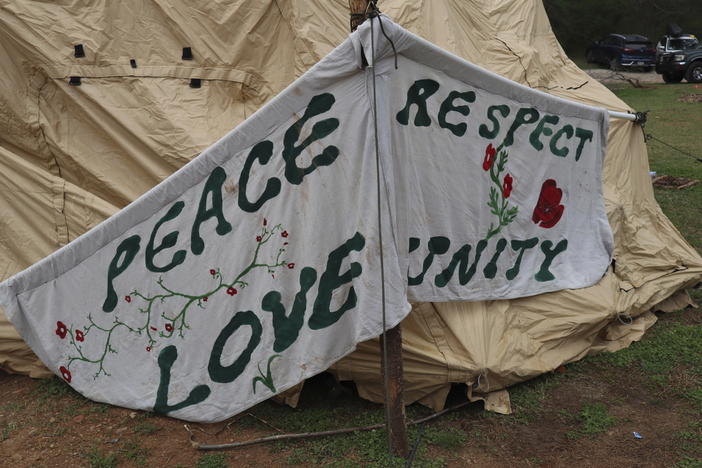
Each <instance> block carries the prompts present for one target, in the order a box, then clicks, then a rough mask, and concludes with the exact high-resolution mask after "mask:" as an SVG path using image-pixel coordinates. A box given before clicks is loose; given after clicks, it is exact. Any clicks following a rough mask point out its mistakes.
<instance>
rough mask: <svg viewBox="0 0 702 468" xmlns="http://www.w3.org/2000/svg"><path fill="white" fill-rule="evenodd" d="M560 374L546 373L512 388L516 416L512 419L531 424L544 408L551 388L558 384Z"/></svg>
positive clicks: (512, 402)
mask: <svg viewBox="0 0 702 468" xmlns="http://www.w3.org/2000/svg"><path fill="white" fill-rule="evenodd" d="M558 382H559V376H558V375H556V374H545V375H542V376H540V377H537V378H535V379H532V380H530V381H528V382H524V383H522V384H521V385H517V386H515V387H513V388H511V389H510V401H511V404H512V410H513V411H514V416H513V418H512V420H513V421H514V422H518V423H520V424H529V423H530V422H532V421H533V420H534V418H536V417H537V416H538V415H539V414H540V413H541V410H542V409H543V401H544V400H545V399H546V396H547V393H548V391H549V390H550V389H551V388H554V387H555V386H557V385H558Z"/></svg>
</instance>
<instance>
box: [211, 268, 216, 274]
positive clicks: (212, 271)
mask: <svg viewBox="0 0 702 468" xmlns="http://www.w3.org/2000/svg"><path fill="white" fill-rule="evenodd" d="M215 273H217V272H216V271H215V269H214V268H210V274H211V275H212V276H214V275H215Z"/></svg>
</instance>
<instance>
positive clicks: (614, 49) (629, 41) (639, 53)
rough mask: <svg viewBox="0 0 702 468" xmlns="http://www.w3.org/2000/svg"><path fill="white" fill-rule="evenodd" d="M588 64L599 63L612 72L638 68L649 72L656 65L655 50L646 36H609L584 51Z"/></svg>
mask: <svg viewBox="0 0 702 468" xmlns="http://www.w3.org/2000/svg"><path fill="white" fill-rule="evenodd" d="M585 58H586V59H587V61H588V63H599V64H602V65H605V66H609V67H610V68H611V69H612V70H622V69H625V68H634V67H640V68H643V69H644V70H645V71H651V70H652V69H653V66H654V65H655V63H656V49H654V48H653V44H652V43H651V41H649V40H648V38H647V37H646V36H641V35H639V34H610V35H608V36H607V37H605V38H604V39H602V40H601V41H595V42H594V43H592V44H591V45H590V46H588V48H587V49H586V50H585Z"/></svg>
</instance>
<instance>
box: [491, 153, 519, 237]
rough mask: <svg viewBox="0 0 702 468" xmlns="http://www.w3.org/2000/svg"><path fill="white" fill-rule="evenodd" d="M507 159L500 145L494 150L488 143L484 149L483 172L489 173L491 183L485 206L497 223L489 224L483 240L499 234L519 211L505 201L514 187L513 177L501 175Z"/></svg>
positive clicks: (507, 156) (507, 155)
mask: <svg viewBox="0 0 702 468" xmlns="http://www.w3.org/2000/svg"><path fill="white" fill-rule="evenodd" d="M508 159H509V154H508V153H507V151H505V150H503V149H502V145H500V146H498V147H497V148H495V147H493V146H492V143H490V144H488V145H487V147H486V148H485V156H484V158H483V170H484V171H489V173H490V174H489V175H490V180H491V181H492V185H491V186H490V193H489V200H488V204H487V205H488V207H489V208H490V212H491V213H492V214H493V215H495V216H497V222H496V223H490V227H489V228H488V232H487V234H486V235H485V239H489V238H491V237H492V236H494V235H495V234H497V233H499V232H500V231H501V230H502V228H503V227H505V226H507V225H508V224H509V223H511V222H512V221H514V218H516V217H517V213H518V211H519V209H518V208H517V207H516V206H511V205H510V204H509V202H508V201H507V199H508V198H509V197H510V195H511V194H512V188H513V185H514V177H513V176H512V175H511V174H509V173H507V174H505V175H504V176H503V175H502V174H503V173H504V172H505V168H506V165H507V161H508Z"/></svg>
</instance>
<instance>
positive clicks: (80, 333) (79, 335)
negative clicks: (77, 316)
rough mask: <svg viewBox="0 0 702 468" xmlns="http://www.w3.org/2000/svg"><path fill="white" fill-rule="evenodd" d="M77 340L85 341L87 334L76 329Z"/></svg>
mask: <svg viewBox="0 0 702 468" xmlns="http://www.w3.org/2000/svg"><path fill="white" fill-rule="evenodd" d="M76 341H85V336H84V335H83V332H82V331H80V330H76Z"/></svg>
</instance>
